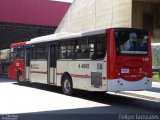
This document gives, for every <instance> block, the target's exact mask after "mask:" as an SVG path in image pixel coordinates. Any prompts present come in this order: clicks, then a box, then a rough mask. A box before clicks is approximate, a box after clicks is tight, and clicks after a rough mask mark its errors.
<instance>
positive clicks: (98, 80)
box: [91, 72, 102, 88]
mask: <svg viewBox="0 0 160 120" xmlns="http://www.w3.org/2000/svg"><path fill="white" fill-rule="evenodd" d="M91 85H93V86H94V87H95V88H99V87H101V86H102V73H97V72H91Z"/></svg>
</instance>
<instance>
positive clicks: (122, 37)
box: [115, 29, 148, 55]
mask: <svg viewBox="0 0 160 120" xmlns="http://www.w3.org/2000/svg"><path fill="white" fill-rule="evenodd" d="M115 39H116V42H117V48H118V54H121V55H123V54H124V55H126V54H130V55H146V54H148V34H147V32H145V31H143V30H134V29H133V30H127V29H126V30H125V29H124V30H123V29H121V30H120V29H118V30H116V31H115Z"/></svg>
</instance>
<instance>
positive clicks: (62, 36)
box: [27, 29, 105, 44]
mask: <svg viewBox="0 0 160 120" xmlns="http://www.w3.org/2000/svg"><path fill="white" fill-rule="evenodd" d="M103 33H105V29H101V30H92V31H84V32H79V33H57V34H51V35H47V36H42V37H37V38H33V39H31V40H30V41H28V42H27V44H34V43H41V42H49V41H55V40H62V39H70V38H78V37H83V36H89V35H96V34H103Z"/></svg>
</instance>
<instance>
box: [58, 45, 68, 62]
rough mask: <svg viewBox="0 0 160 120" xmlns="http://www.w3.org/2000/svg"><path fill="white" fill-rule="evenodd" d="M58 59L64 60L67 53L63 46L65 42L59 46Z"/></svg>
mask: <svg viewBox="0 0 160 120" xmlns="http://www.w3.org/2000/svg"><path fill="white" fill-rule="evenodd" d="M59 52H60V53H59V58H60V59H66V52H67V47H66V45H65V42H64V43H63V42H62V43H61V44H60V51H59Z"/></svg>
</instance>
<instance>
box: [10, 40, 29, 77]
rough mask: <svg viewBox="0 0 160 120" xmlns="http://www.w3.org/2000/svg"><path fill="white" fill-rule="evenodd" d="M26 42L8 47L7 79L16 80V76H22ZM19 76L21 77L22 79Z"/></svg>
mask: <svg viewBox="0 0 160 120" xmlns="http://www.w3.org/2000/svg"><path fill="white" fill-rule="evenodd" d="M25 44H26V42H19V43H13V44H11V47H10V66H9V68H8V77H9V78H12V79H17V78H18V74H19V75H20V74H21V75H22V76H24V70H25V50H24V48H25V47H24V46H25ZM22 76H21V77H22Z"/></svg>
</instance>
